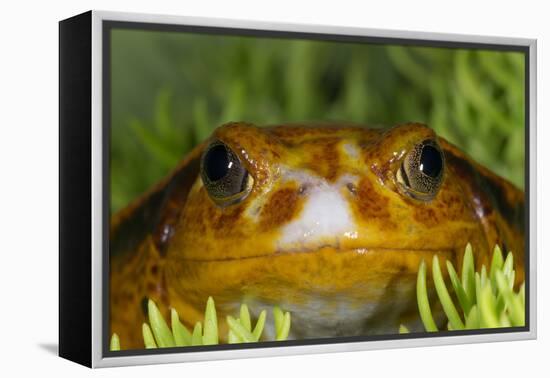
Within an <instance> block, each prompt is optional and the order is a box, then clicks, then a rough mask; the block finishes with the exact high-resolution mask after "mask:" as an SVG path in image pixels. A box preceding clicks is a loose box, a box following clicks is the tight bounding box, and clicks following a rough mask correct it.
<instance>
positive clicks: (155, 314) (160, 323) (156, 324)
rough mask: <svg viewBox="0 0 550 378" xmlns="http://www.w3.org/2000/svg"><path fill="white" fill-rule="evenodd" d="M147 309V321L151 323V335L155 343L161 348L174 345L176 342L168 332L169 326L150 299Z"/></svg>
mask: <svg viewBox="0 0 550 378" xmlns="http://www.w3.org/2000/svg"><path fill="white" fill-rule="evenodd" d="M147 309H148V315H149V323H151V329H152V330H153V335H154V336H155V340H156V342H157V345H158V346H159V347H161V348H165V347H173V346H175V345H176V343H175V342H174V337H173V336H172V333H171V332H170V328H168V325H167V324H166V322H165V321H164V318H163V317H162V314H161V313H160V311H159V309H158V308H157V306H156V304H155V302H154V301H153V300H152V299H149V301H148V303H147Z"/></svg>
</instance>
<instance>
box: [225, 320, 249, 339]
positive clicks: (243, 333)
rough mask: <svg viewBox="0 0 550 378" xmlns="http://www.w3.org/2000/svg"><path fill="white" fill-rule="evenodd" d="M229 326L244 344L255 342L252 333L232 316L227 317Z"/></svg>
mask: <svg viewBox="0 0 550 378" xmlns="http://www.w3.org/2000/svg"><path fill="white" fill-rule="evenodd" d="M227 324H228V325H229V328H230V329H231V331H233V332H234V333H235V335H237V337H238V338H239V339H241V340H242V342H245V343H251V342H254V341H255V340H254V336H253V335H252V333H251V332H249V331H248V330H247V329H246V328H245V327H244V326H243V325H242V324H241V323H240V322H239V321H237V320H236V319H235V318H233V317H232V316H228V317H227Z"/></svg>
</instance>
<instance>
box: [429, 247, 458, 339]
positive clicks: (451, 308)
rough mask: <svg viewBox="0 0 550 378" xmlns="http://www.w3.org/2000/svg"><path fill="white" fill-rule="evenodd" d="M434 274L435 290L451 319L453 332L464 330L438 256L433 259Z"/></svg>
mask: <svg viewBox="0 0 550 378" xmlns="http://www.w3.org/2000/svg"><path fill="white" fill-rule="evenodd" d="M432 274H433V279H434V284H435V290H436V291H437V295H438V297H439V300H440V302H441V305H442V306H443V311H444V312H445V315H447V318H448V319H449V323H450V325H451V328H452V329H453V330H459V329H464V323H462V320H461V319H460V315H459V314H458V311H457V310H456V307H455V305H454V303H453V300H452V299H451V296H450V295H449V291H448V290H447V286H446V285H445V281H444V280H443V275H442V274H441V268H440V267H439V258H438V257H437V256H434V257H433V262H432Z"/></svg>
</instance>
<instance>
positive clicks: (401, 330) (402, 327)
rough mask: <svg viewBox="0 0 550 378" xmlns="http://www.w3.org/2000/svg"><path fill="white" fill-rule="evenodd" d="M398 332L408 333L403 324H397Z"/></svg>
mask: <svg viewBox="0 0 550 378" xmlns="http://www.w3.org/2000/svg"><path fill="white" fill-rule="evenodd" d="M399 333H401V334H404V333H410V331H409V329H408V328H407V327H406V326H405V325H403V324H401V325H400V326H399Z"/></svg>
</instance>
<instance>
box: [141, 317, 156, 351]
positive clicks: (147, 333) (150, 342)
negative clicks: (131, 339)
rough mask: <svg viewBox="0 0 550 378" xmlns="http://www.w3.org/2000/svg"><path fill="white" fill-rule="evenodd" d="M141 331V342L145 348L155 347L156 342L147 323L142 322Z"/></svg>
mask: <svg viewBox="0 0 550 378" xmlns="http://www.w3.org/2000/svg"><path fill="white" fill-rule="evenodd" d="M141 333H142V335H143V344H144V345H145V349H155V348H156V347H157V344H156V343H155V338H154V337H153V332H151V328H149V325H148V324H147V323H143V325H142V326H141Z"/></svg>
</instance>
